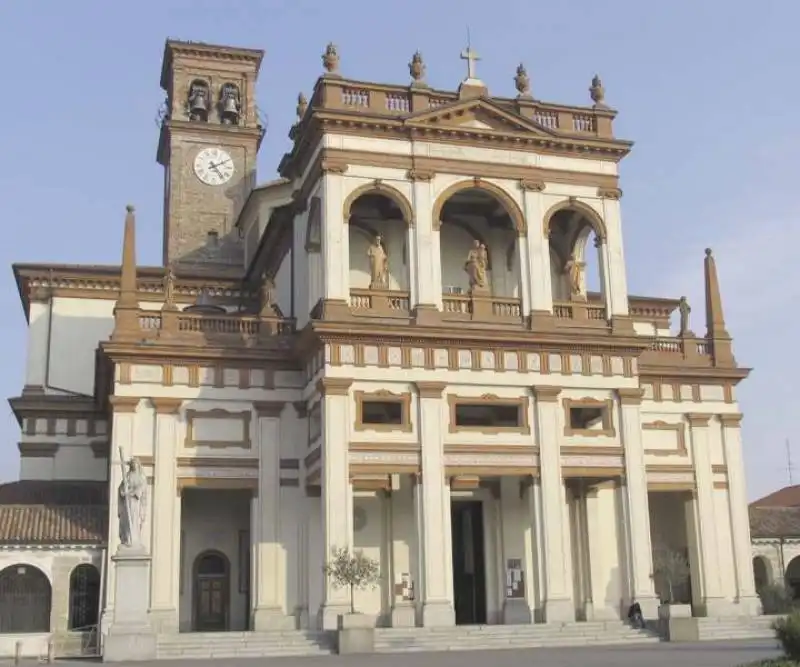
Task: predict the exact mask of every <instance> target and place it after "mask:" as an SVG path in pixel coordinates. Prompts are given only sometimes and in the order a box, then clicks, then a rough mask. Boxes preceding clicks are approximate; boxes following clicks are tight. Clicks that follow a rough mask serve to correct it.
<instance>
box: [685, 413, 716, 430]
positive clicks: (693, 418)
mask: <svg viewBox="0 0 800 667" xmlns="http://www.w3.org/2000/svg"><path fill="white" fill-rule="evenodd" d="M710 419H711V415H707V414H703V413H701V412H688V413H687V414H686V421H688V422H689V425H690V426H691V427H692V428H701V427H704V426H708V422H709V421H710Z"/></svg>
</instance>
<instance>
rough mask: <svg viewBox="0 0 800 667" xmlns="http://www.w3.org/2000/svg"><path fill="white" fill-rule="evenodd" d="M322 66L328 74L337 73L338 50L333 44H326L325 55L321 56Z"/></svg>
mask: <svg viewBox="0 0 800 667" xmlns="http://www.w3.org/2000/svg"><path fill="white" fill-rule="evenodd" d="M322 66H323V67H324V68H325V71H326V72H327V73H328V74H336V73H337V72H338V71H339V50H338V49H337V48H336V44H334V43H333V42H328V46H327V47H326V48H325V53H323V54H322Z"/></svg>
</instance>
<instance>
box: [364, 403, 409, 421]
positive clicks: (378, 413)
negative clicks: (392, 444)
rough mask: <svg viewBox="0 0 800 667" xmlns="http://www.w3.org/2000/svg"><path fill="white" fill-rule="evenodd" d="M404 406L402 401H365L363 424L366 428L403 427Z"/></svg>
mask: <svg viewBox="0 0 800 667" xmlns="http://www.w3.org/2000/svg"><path fill="white" fill-rule="evenodd" d="M403 421H404V420H403V404H402V403H401V402H400V401H371V400H368V401H363V402H362V403H361V423H362V424H364V425H365V426H402V425H403Z"/></svg>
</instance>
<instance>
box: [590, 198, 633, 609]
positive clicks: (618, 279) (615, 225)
mask: <svg viewBox="0 0 800 667" xmlns="http://www.w3.org/2000/svg"><path fill="white" fill-rule="evenodd" d="M615 195H616V196H614V197H608V196H606V197H603V198H602V199H601V200H600V201H601V203H602V207H603V222H604V223H605V226H606V231H607V232H608V236H607V238H606V239H605V243H603V244H602V246H601V248H602V256H603V264H605V266H606V269H605V270H606V271H607V273H608V278H607V281H608V282H607V284H608V285H609V287H610V291H609V297H610V298H609V299H607V307H608V308H609V309H610V312H609V319H610V317H613V316H615V315H627V314H628V282H627V278H626V275H625V256H624V251H623V244H622V214H621V209H620V202H619V195H620V193H619V191H617V192H616V193H615ZM640 604H641V601H640Z"/></svg>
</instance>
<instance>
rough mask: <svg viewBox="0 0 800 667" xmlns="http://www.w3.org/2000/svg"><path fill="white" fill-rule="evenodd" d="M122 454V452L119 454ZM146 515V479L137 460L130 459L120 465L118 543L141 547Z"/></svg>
mask: <svg viewBox="0 0 800 667" xmlns="http://www.w3.org/2000/svg"><path fill="white" fill-rule="evenodd" d="M120 454H122V452H120ZM146 514H147V478H146V477H145V475H144V471H143V470H142V464H141V463H140V462H139V459H136V458H132V459H130V460H129V461H128V463H127V470H126V466H125V463H123V464H122V481H121V482H120V484H119V507H118V508H117V517H118V518H119V541H120V542H121V543H122V544H123V545H125V546H126V547H142V546H143V541H142V538H143V536H144V524H145V517H146Z"/></svg>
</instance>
